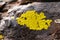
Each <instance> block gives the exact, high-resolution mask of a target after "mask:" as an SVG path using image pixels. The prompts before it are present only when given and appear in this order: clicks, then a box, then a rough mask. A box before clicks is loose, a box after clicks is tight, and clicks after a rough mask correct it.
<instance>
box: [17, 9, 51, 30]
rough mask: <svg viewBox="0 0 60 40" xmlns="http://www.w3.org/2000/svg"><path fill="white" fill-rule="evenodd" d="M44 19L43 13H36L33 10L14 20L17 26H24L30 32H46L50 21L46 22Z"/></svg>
mask: <svg viewBox="0 0 60 40" xmlns="http://www.w3.org/2000/svg"><path fill="white" fill-rule="evenodd" d="M45 18H46V16H45V15H44V13H43V12H40V13H37V12H36V11H35V10H29V11H27V12H25V13H23V14H22V15H21V16H20V17H18V18H16V20H17V23H18V24H20V25H26V27H28V28H29V29H31V30H42V29H46V30H47V29H48V27H49V26H50V23H51V22H52V20H49V19H47V20H46V19H45Z"/></svg>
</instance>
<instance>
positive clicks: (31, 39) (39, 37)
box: [2, 2, 60, 40]
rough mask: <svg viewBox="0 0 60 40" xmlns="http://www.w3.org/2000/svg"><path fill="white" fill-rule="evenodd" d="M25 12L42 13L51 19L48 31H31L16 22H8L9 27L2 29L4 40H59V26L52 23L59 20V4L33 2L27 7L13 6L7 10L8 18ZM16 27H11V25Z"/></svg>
mask: <svg viewBox="0 0 60 40" xmlns="http://www.w3.org/2000/svg"><path fill="white" fill-rule="evenodd" d="M27 10H36V11H37V12H41V11H43V12H44V13H45V15H46V16H47V19H52V20H53V22H52V23H51V26H50V28H49V29H48V30H42V31H33V30H29V28H26V26H23V27H22V26H21V25H18V24H16V20H15V19H14V20H10V21H11V22H10V26H8V27H6V28H4V30H2V33H3V34H4V36H5V38H4V40H60V36H59V35H60V24H57V23H55V22H54V20H55V19H60V2H34V3H31V4H27V5H18V6H16V5H15V6H13V7H11V8H10V9H8V11H7V14H8V17H11V16H14V17H15V18H16V17H17V16H19V15H21V14H22V12H26V11H27ZM12 24H13V25H15V24H16V25H17V26H13V25H12Z"/></svg>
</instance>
